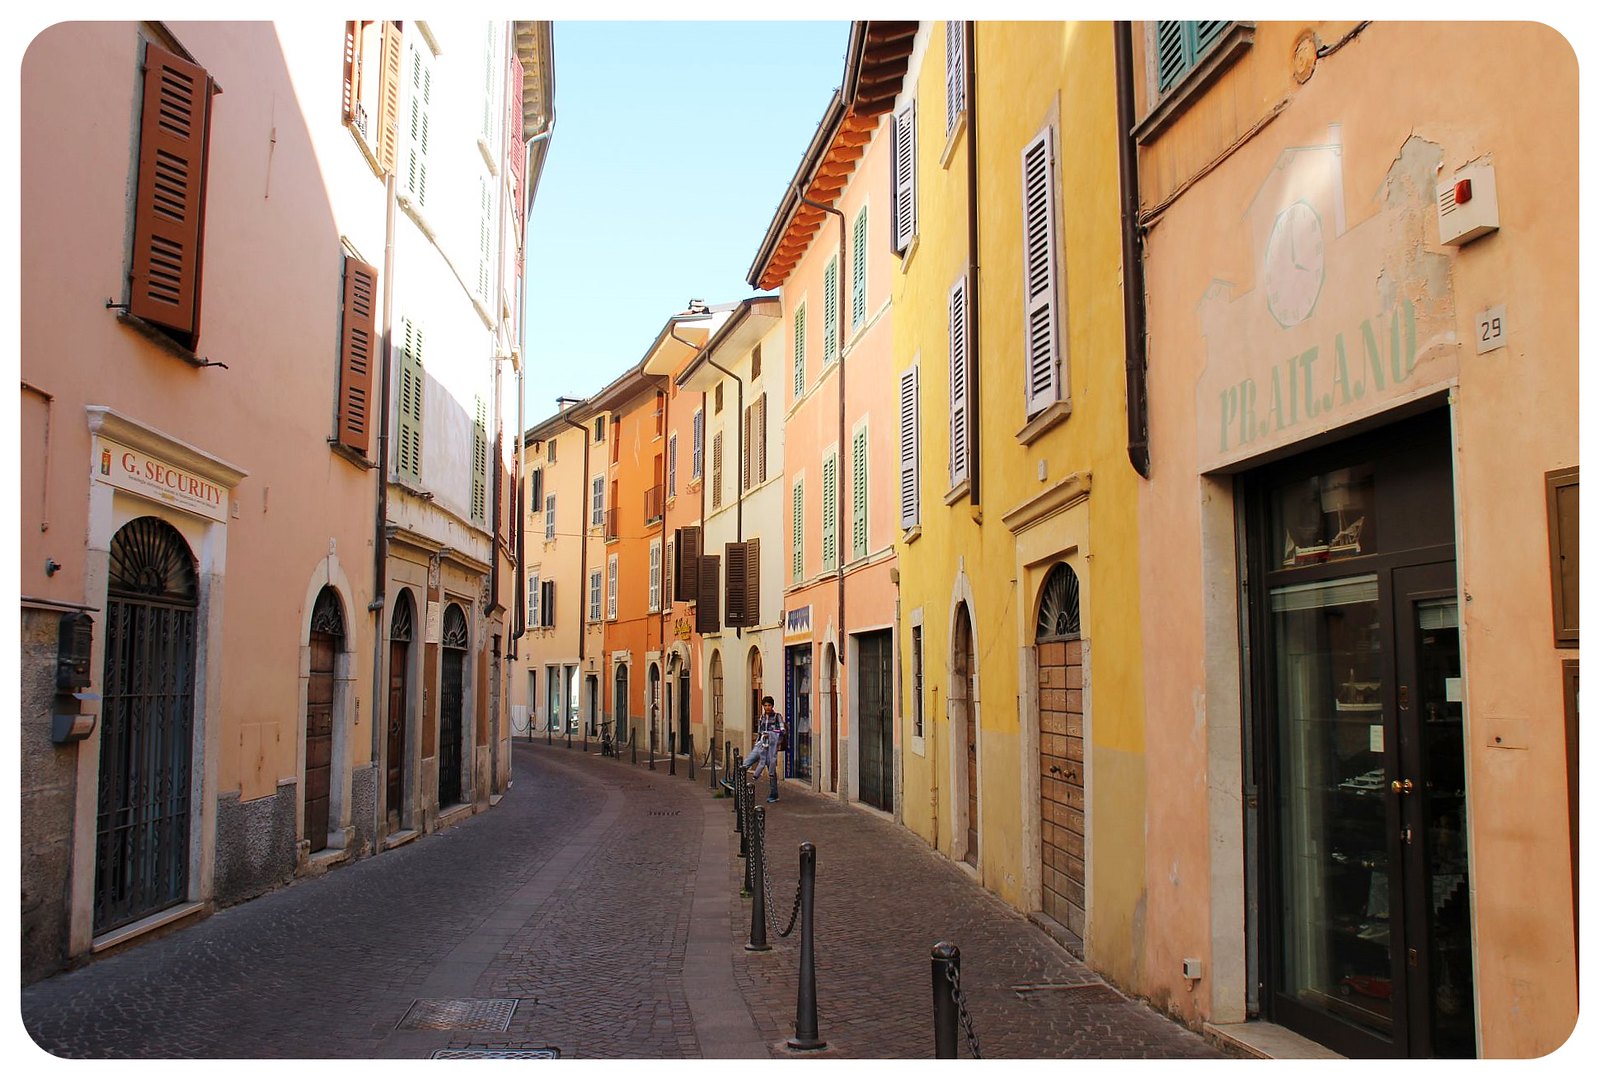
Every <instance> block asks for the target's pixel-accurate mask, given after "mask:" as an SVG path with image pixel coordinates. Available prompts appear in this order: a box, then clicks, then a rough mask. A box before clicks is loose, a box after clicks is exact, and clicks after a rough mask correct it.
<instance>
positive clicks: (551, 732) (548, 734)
mask: <svg viewBox="0 0 1600 1080" xmlns="http://www.w3.org/2000/svg"><path fill="white" fill-rule="evenodd" d="M555 737H556V729H555V728H553V727H551V726H550V722H549V721H548V720H547V721H545V725H544V744H545V745H546V746H549V745H550V744H551V742H552V741H553V740H554V739H555Z"/></svg>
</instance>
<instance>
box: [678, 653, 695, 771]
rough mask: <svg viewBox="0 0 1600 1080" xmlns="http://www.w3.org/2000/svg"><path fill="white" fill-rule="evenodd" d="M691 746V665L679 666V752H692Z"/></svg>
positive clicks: (681, 663) (683, 664) (680, 663)
mask: <svg viewBox="0 0 1600 1080" xmlns="http://www.w3.org/2000/svg"><path fill="white" fill-rule="evenodd" d="M692 750H693V747H692V746H690V744H689V665H688V664H687V663H683V662H681V661H680V662H679V664H678V752H679V753H680V754H684V753H690V752H692Z"/></svg>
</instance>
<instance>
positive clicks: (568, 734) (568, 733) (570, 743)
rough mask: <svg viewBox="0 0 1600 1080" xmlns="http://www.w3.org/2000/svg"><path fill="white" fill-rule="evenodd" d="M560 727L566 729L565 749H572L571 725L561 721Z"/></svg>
mask: <svg viewBox="0 0 1600 1080" xmlns="http://www.w3.org/2000/svg"><path fill="white" fill-rule="evenodd" d="M561 726H562V727H564V728H566V729H567V749H568V750H571V749H572V725H571V724H570V723H566V722H564V721H563V723H562V725H561Z"/></svg>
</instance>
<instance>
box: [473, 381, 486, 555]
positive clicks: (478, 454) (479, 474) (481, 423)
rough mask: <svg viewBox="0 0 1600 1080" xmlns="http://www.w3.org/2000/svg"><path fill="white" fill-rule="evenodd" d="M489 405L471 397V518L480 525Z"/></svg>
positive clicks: (481, 399)
mask: <svg viewBox="0 0 1600 1080" xmlns="http://www.w3.org/2000/svg"><path fill="white" fill-rule="evenodd" d="M488 475H489V407H488V405H486V404H485V403H484V400H483V398H481V397H479V396H477V395H474V396H473V399H472V520H473V521H475V522H477V523H478V524H479V525H482V524H483V523H484V522H485V521H486V520H487V518H486V516H485V515H486V514H487V512H488V484H489V482H488Z"/></svg>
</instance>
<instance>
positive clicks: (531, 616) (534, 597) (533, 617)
mask: <svg viewBox="0 0 1600 1080" xmlns="http://www.w3.org/2000/svg"><path fill="white" fill-rule="evenodd" d="M543 595H544V594H543V593H542V592H540V591H539V575H538V574H534V575H532V576H531V577H529V578H528V625H529V626H540V625H542V624H541V623H540V622H539V599H540V597H542V596H543Z"/></svg>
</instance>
